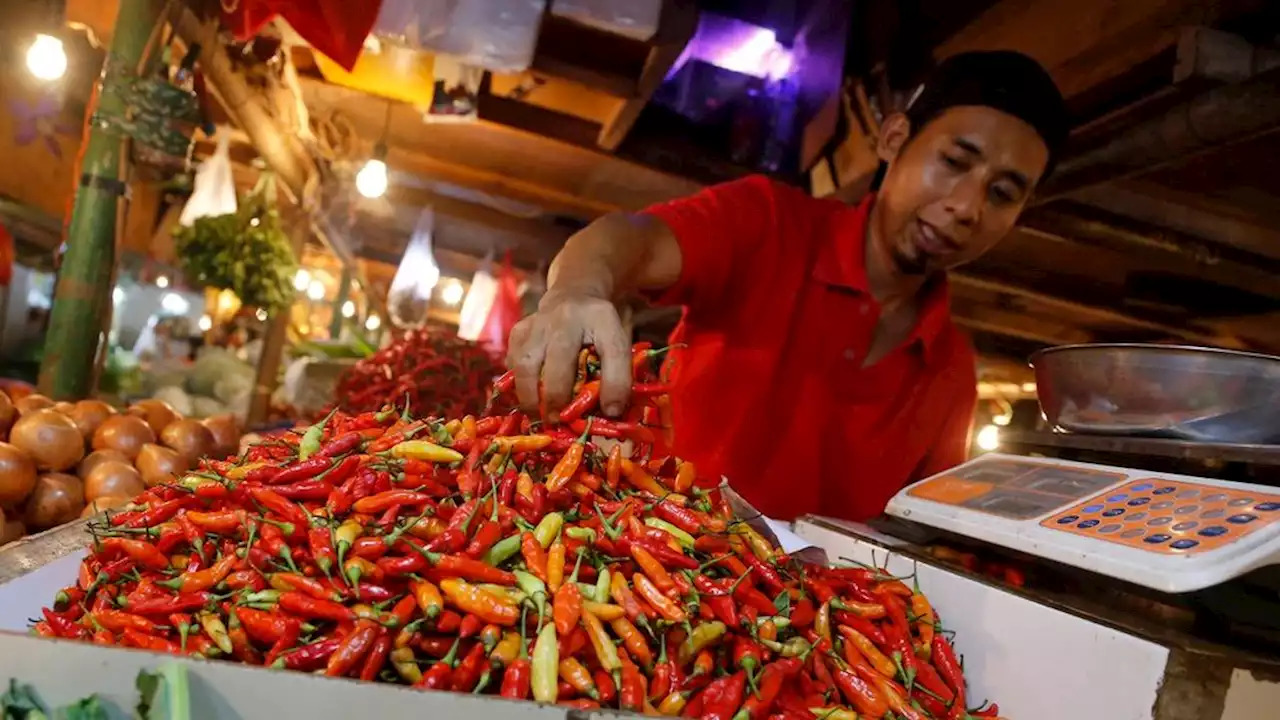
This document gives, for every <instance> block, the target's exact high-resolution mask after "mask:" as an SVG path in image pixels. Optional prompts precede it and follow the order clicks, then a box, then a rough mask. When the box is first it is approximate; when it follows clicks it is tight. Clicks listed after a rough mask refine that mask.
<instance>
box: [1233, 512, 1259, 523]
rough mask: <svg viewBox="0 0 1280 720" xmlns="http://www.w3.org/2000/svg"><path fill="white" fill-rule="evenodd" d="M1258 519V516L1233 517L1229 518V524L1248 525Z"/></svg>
mask: <svg viewBox="0 0 1280 720" xmlns="http://www.w3.org/2000/svg"><path fill="white" fill-rule="evenodd" d="M1257 519H1258V516H1257V515H1248V514H1245V515H1232V516H1231V517H1229V518H1227V522H1229V523H1233V524H1235V525H1246V524H1248V523H1251V522H1253V521H1254V520H1257Z"/></svg>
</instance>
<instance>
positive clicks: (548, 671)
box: [529, 623, 560, 703]
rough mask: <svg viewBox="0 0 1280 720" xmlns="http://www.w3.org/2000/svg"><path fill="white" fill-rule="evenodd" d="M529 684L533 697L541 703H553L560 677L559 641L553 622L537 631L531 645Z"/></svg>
mask: <svg viewBox="0 0 1280 720" xmlns="http://www.w3.org/2000/svg"><path fill="white" fill-rule="evenodd" d="M530 664H531V667H530V668H529V670H530V676H529V684H530V687H531V689H532V690H533V699H534V700H536V701H538V702H541V703H553V702H555V701H556V696H557V695H558V694H559V688H558V687H557V680H558V679H559V677H560V642H559V640H558V639H557V638H556V625H555V623H547V624H546V625H543V626H542V631H541V632H539V633H538V642H537V644H536V645H534V646H533V660H532V662H531V663H530Z"/></svg>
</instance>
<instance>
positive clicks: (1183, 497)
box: [1175, 488, 1200, 500]
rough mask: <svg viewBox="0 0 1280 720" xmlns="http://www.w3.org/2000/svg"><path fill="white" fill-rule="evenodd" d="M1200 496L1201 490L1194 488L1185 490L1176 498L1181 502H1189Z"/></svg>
mask: <svg viewBox="0 0 1280 720" xmlns="http://www.w3.org/2000/svg"><path fill="white" fill-rule="evenodd" d="M1199 494H1200V491H1199V490H1196V489H1194V488H1192V489H1191V490H1183V491H1182V492H1180V493H1178V494H1177V495H1176V496H1175V497H1177V498H1178V499H1179V500H1189V499H1191V498H1193V497H1195V496H1197V495H1199Z"/></svg>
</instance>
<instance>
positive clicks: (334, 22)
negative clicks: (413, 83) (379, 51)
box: [222, 0, 382, 71]
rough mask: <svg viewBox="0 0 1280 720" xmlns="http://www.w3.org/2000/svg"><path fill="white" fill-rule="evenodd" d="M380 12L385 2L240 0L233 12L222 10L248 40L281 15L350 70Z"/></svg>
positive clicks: (231, 26)
mask: <svg viewBox="0 0 1280 720" xmlns="http://www.w3.org/2000/svg"><path fill="white" fill-rule="evenodd" d="M226 4H227V3H223V5H224V6H225V5H226ZM381 9H382V0H358V1H356V2H353V1H352V0H240V2H239V3H237V4H236V6H235V10H234V11H232V12H229V13H228V12H226V11H223V13H222V21H223V24H224V25H225V26H226V27H227V29H229V30H230V31H231V32H232V34H234V35H235V37H236V39H237V40H240V41H245V40H248V39H249V38H251V37H253V36H254V35H257V34H258V31H259V30H261V29H262V28H263V26H265V25H266V24H267V23H269V22H271V21H272V20H274V19H275V17H276V16H277V15H279V16H280V17H282V18H284V19H285V21H286V22H288V23H289V25H290V26H291V27H292V28H293V29H294V30H297V31H298V34H299V35H301V36H302V39H304V40H306V41H307V43H309V44H310V45H311V47H313V48H315V49H316V50H318V51H319V52H321V53H323V54H324V55H325V56H326V57H328V58H329V59H331V60H333V61H334V62H336V63H338V64H339V65H341V66H342V67H343V68H345V69H346V70H347V71H350V70H352V69H353V68H355V66H356V60H357V59H358V58H359V57H360V51H361V50H362V49H363V48H364V40H365V38H367V37H368V36H369V33H370V31H372V30H373V24H374V22H375V21H377V19H378V11H379V10H381Z"/></svg>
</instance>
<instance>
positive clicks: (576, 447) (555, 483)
mask: <svg viewBox="0 0 1280 720" xmlns="http://www.w3.org/2000/svg"><path fill="white" fill-rule="evenodd" d="M597 385H598V383H597ZM590 435H591V421H590V420H587V429H586V430H583V431H582V434H581V435H579V436H578V439H577V440H576V441H574V443H573V444H572V445H570V446H569V449H568V450H566V451H565V452H564V455H561V456H560V460H559V461H558V462H557V463H556V466H555V467H553V468H552V469H551V473H550V474H548V475H547V492H555V491H557V490H560V489H561V488H563V487H565V486H566V485H568V484H569V481H570V480H571V479H573V476H574V474H576V473H577V472H578V468H579V467H581V466H582V455H583V453H585V452H586V451H587V438H588V437H590Z"/></svg>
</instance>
